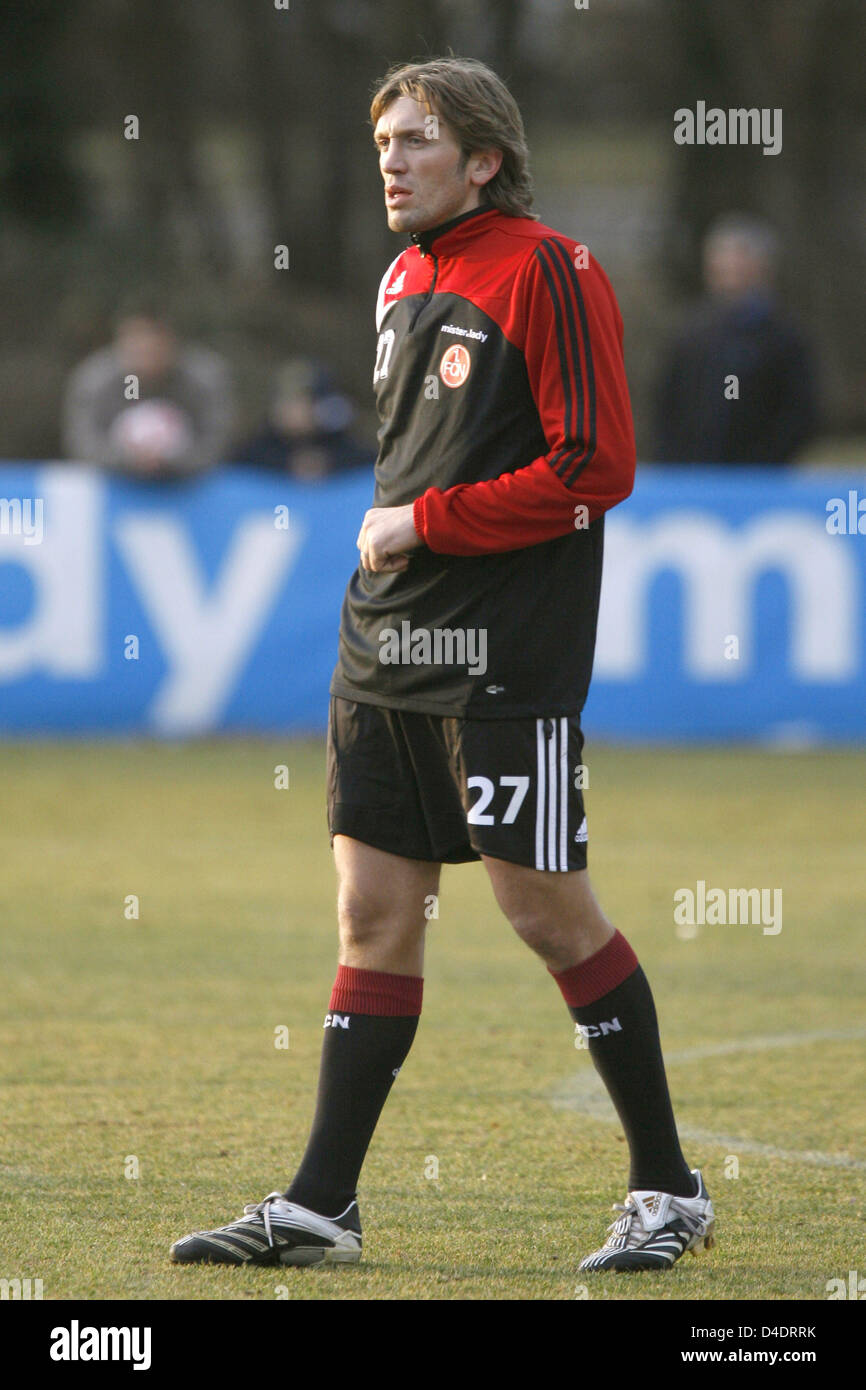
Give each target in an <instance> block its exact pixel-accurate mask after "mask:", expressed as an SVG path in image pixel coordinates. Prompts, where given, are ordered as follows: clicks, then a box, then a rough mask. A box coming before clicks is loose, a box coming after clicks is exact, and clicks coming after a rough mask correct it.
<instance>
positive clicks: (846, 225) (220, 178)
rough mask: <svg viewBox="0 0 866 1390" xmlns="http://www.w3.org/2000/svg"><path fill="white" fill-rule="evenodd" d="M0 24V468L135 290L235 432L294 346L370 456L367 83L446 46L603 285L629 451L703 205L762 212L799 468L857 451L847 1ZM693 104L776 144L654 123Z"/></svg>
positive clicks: (856, 17)
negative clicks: (806, 392) (218, 363)
mask: <svg viewBox="0 0 866 1390" xmlns="http://www.w3.org/2000/svg"><path fill="white" fill-rule="evenodd" d="M0 37H2V43H3V51H4V53H6V55H7V81H6V84H5V97H4V98H3V106H2V117H0V119H2V129H0V140H2V151H3V157H2V164H0V196H2V202H3V209H4V216H3V227H2V232H0V251H2V255H0V291H2V306H3V307H2V311H0V393H2V400H3V410H2V417H0V455H2V456H4V457H7V458H47V457H51V456H56V455H57V454H58V453H59V451H60V450H61V426H60V421H61V403H62V397H63V390H64V385H65V382H66V379H67V375H68V373H69V372H70V371H71V369H72V368H73V366H74V365H75V364H76V363H78V362H80V361H81V360H82V358H84V357H85V356H86V355H87V354H88V353H90V352H92V351H95V350H96V349H97V348H99V347H101V346H103V345H104V344H105V343H106V342H107V341H108V340H109V338H110V337H111V335H112V333H113V330H114V324H115V317H116V313H117V310H118V306H119V304H120V303H121V301H123V300H125V299H126V298H127V297H128V296H129V295H130V293H131V292H133V291H136V290H142V291H144V292H146V293H148V294H154V295H156V296H157V297H158V298H159V299H161V301H162V302H163V304H164V305H165V306H166V308H170V310H171V313H172V315H173V316H174V317H175V319H176V321H177V324H178V326H179V328H180V330H181V331H182V333H183V334H184V335H191V336H192V337H194V338H195V339H197V340H199V341H202V342H204V343H206V344H207V346H209V347H210V348H211V349H212V350H214V351H217V352H219V353H220V354H222V356H223V357H224V358H225V359H226V361H227V362H228V363H230V365H231V370H232V375H233V379H234V382H235V383H236V391H237V412H238V415H237V438H238V440H243V439H244V437H245V436H246V435H247V434H251V433H253V432H255V431H256V430H257V429H258V427H259V425H260V422H261V420H262V418H263V417H264V415H265V414H266V412H267V408H268V403H269V391H270V386H271V378H272V371H273V370H274V369H276V368H277V367H278V365H279V364H280V362H281V361H282V359H283V358H285V357H288V356H291V355H294V354H296V353H298V352H299V351H300V352H302V353H303V354H304V355H311V356H314V357H321V358H323V359H325V361H326V362H327V363H328V364H329V366H330V367H331V368H332V369H333V370H334V371H335V373H336V374H337V375H338V377H339V380H340V382H341V385H342V386H343V388H344V389H345V390H346V391H347V392H348V393H349V394H350V395H352V396H353V397H355V398H356V400H357V405H358V410H359V424H360V426H361V430H362V436H363V438H364V439H365V440H366V442H367V444H368V445H372V443H373V441H374V437H375V421H374V417H373V415H372V413H371V393H370V390H369V375H370V373H369V370H368V368H369V363H368V360H367V358H368V354H365V352H364V351H363V350H362V346H363V345H364V344H369V335H370V331H371V329H370V319H371V304H372V301H373V297H374V294H375V290H376V288H377V286H378V282H379V278H380V276H381V274H382V272H383V270H384V268H385V266H386V265H387V264H388V262H389V260H390V259H391V258H392V257H393V256H394V255H395V254H396V251H397V249H399V246H400V245H401V244H402V243H400V242H399V239H398V238H396V237H395V236H393V235H392V234H391V233H389V232H388V230H387V228H386V225H385V218H384V215H383V208H382V198H381V193H380V176H379V174H378V171H377V168H376V163H375V158H374V155H373V151H372V146H371V135H370V127H369V125H368V117H367V111H368V106H369V94H370V89H371V87H372V85H373V84H374V82H375V80H376V79H377V78H378V77H379V76H381V74H382V73H383V72H384V71H385V69H386V68H387V67H388V66H389V64H391V63H393V62H395V61H398V60H407V59H409V58H412V57H423V56H433V55H437V54H440V53H443V52H446V51H447V50H448V49H449V48H451V49H453V50H454V51H455V52H456V53H460V54H465V55H468V56H473V57H477V58H480V59H482V60H484V61H486V62H489V63H490V64H491V65H492V66H493V67H494V68H496V69H497V71H499V72H500V73H502V74H503V76H504V77H505V78H506V80H507V81H508V83H509V85H510V87H511V90H512V91H513V92H514V95H515V96H516V98H517V100H518V102H519V104H520V106H521V109H522V111H523V115H524V120H525V123H526V128H527V134H528V138H529V143H530V149H531V153H532V157H533V168H534V173H535V178H536V184H537V200H536V205H537V210H538V211H539V212H540V213H541V215H542V219H543V220H544V221H546V222H547V223H548V224H549V225H551V226H553V227H556V228H561V229H562V230H563V231H567V232H568V233H569V234H571V235H574V236H576V237H579V238H581V239H582V240H583V241H585V242H586V243H587V245H589V247H590V248H591V249H592V250H593V251H594V252H595V254H596V255H597V256H598V257H599V259H600V260H601V262H602V264H603V265H604V266H605V268H606V269H607V271H608V273H609V275H610V276H611V279H612V280H613V283H614V285H615V287H616V291H617V294H618V297H619V300H620V304H621V307H622V311H623V316H624V319H625V323H626V327H627V348H628V369H629V379H630V384H631V388H632V393H633V403H634V408H635V417H636V425H637V437H638V447H639V451H640V453H641V455H642V456H643V457H648V456H649V453H650V452H651V451H652V449H653V448H654V444H655V440H654V435H653V409H652V398H653V389H654V383H655V375H656V368H657V365H658V357H659V350H660V345H661V344H662V343H664V342H665V341H667V339H668V337H669V335H670V334H671V333H672V332H673V331H674V329H675V327H676V324H677V321H678V310H679V309H680V308H681V307H682V306H683V305H685V304H686V303H687V302H688V301H689V300H690V299H691V298H693V297H694V296H695V295H696V294H697V293H698V291H699V290H700V288H701V241H702V238H703V236H704V234H705V232H706V231H707V229H708V228H709V226H710V224H711V223H712V221H713V220H714V219H715V218H716V217H717V216H718V215H720V214H723V213H729V212H731V211H745V212H749V213H754V214H758V215H760V216H762V217H764V218H766V219H767V220H768V221H769V222H770V223H771V224H772V225H773V227H774V228H775V230H776V232H777V234H778V236H779V238H780V242H781V247H780V250H781V255H780V264H779V278H780V283H781V288H782V290H783V293H784V299H785V303H786V305H787V306H788V308H789V309H790V310H791V312H792V313H793V314H794V315H795V316H796V317H797V318H798V320H799V321H800V322H801V324H803V325H805V326H807V328H808V337H809V340H810V342H811V343H812V344H813V345H814V348H815V352H816V355H817V356H818V357H819V359H820V364H821V415H820V420H819V422H818V423H817V426H816V432H815V435H814V436H813V437H811V438H810V440H809V443H808V447H807V448H804V451H803V454H802V456H803V457H805V458H825V457H826V458H830V459H832V460H833V461H838V460H839V459H840V458H842V457H845V458H855V457H856V458H858V459H859V458H860V457H861V456H862V443H863V440H864V436H866V341H864V334H863V332H862V310H863V286H864V278H866V277H864V268H866V194H864V189H866V180H864V173H866V110H864V84H863V76H862V55H863V51H864V42H866V14H864V10H863V7H862V5H861V4H859V3H858V0H762V3H761V4H760V5H755V4H754V3H752V0H726V3H725V4H724V5H719V4H717V3H713V2H712V0H619V3H617V4H615V5H614V4H609V3H604V2H603V0H591V3H590V4H589V6H588V8H587V9H585V10H581V9H577V8H575V6H574V5H573V4H572V3H570V0H497V2H496V3H495V4H494V3H490V0H316V3H311V0H291V5H290V8H285V9H278V8H276V7H275V5H274V4H273V3H264V0H262V2H261V3H253V4H250V3H248V2H247V0H225V3H223V4H219V5H208V4H204V3H201V0H180V2H179V3H177V2H175V3H171V0H79V3H77V4H75V5H56V4H51V3H50V0H30V3H29V4H27V5H25V6H12V7H10V8H8V9H7V10H6V11H5V12H4V14H3V17H2V20H0ZM698 100H703V101H705V102H706V103H707V106H721V107H759V108H761V107H767V108H776V107H781V108H782V110H783V112H784V144H783V151H782V153H781V154H780V155H777V156H763V155H760V156H759V155H758V152H757V151H752V150H744V149H743V148H741V147H725V146H714V147H713V146H709V145H705V146H699V145H693V146H691V147H690V146H678V145H676V144H675V143H674V141H673V138H672V135H673V112H674V111H675V110H676V109H677V108H680V107H692V108H693V107H694V106H695V103H696V102H697V101H698ZM129 116H135V117H137V119H138V122H139V131H138V138H137V139H127V138H125V130H126V126H125V121H126V119H127V117H129ZM277 244H285V245H287V246H288V248H289V251H290V258H291V266H290V270H289V271H288V272H278V271H275V269H274V254H273V248H274V246H275V245H277Z"/></svg>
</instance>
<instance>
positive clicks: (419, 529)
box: [412, 493, 424, 544]
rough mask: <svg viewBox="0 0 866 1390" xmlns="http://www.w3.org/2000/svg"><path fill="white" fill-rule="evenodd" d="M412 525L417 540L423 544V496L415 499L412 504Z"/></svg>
mask: <svg viewBox="0 0 866 1390" xmlns="http://www.w3.org/2000/svg"><path fill="white" fill-rule="evenodd" d="M412 525H413V526H414V527H415V534H416V535H417V537H418V540H419V541H420V542H421V543H422V544H423V543H424V495H423V493H422V495H421V496H420V497H416V498H415V501H414V502H413V503H412Z"/></svg>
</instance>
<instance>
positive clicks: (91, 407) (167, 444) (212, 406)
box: [63, 304, 233, 477]
mask: <svg viewBox="0 0 866 1390" xmlns="http://www.w3.org/2000/svg"><path fill="white" fill-rule="evenodd" d="M232 413H233V412H232V400H231V385H230V380H229V374H228V370H227V368H226V365H225V363H224V362H223V360H222V358H221V357H218V356H217V355H216V353H213V352H208V351H206V350H205V349H204V348H200V347H196V346H192V345H185V344H181V343H179V342H178V340H177V337H176V335H175V332H174V329H173V328H172V327H171V325H170V323H169V322H168V320H167V319H166V318H165V317H164V316H163V315H162V314H161V313H160V312H159V311H158V310H157V309H155V308H154V307H153V306H152V305H150V304H147V305H145V304H141V305H137V306H136V307H134V308H130V309H129V310H128V311H125V312H123V313H122V314H121V316H120V318H119V319H118V322H117V330H116V334H115V339H114V342H113V343H112V344H111V345H110V346H109V347H106V348H102V349H100V351H99V352H95V353H93V354H92V356H90V357H88V358H86V359H85V360H84V361H83V362H82V363H80V364H79V366H77V367H76V368H75V370H74V371H73V372H72V374H71V376H70V378H69V381H68V383H67V388H66V396H65V401H64V412H63V445H64V449H65V451H66V454H67V456H68V457H69V458H74V459H77V460H79V461H81V462H83V463H97V464H102V465H103V466H105V467H108V468H117V469H121V470H122V471H123V472H126V473H130V474H136V475H139V476H144V477H171V476H177V475H178V474H183V473H196V472H200V471H202V470H203V469H207V468H210V467H212V466H213V464H215V463H219V462H222V461H224V459H225V456H226V454H227V452H228V444H229V437H230V431H231V426H232Z"/></svg>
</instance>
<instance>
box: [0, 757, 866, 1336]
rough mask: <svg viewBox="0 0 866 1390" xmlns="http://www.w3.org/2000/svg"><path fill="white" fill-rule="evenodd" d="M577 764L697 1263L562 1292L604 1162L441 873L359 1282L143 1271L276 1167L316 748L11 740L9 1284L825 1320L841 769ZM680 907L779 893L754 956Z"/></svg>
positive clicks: (532, 980)
mask: <svg viewBox="0 0 866 1390" xmlns="http://www.w3.org/2000/svg"><path fill="white" fill-rule="evenodd" d="M588 757H589V769H590V787H589V791H588V793H587V806H588V814H589V826H590V871H591V873H592V876H593V882H594V885H595V888H596V891H597V893H598V894H599V897H600V899H601V901H602V904H603V906H604V908H605V910H606V911H607V913H608V915H609V916H610V917H611V918H612V920H613V921H614V922H615V923H616V924H617V925H618V926H619V927H620V928H621V929H622V931H623V932H624V933H625V934H626V936H627V937H628V938H629V939H630V941H631V942H632V944H633V945H634V947H635V949H636V951H637V953H638V955H639V956H640V958H641V961H642V964H643V965H644V967H645V969H646V971H647V973H648V975H649V977H650V980H651V983H652V985H653V989H654V992H655V996H656V1003H657V1006H658V1010H659V1014H660V1019H661V1027H662V1041H663V1045H664V1048H665V1052H666V1054H667V1055H668V1056H669V1058H670V1062H669V1080H670V1084H671V1090H672V1093H673V1097H674V1103H675V1107H676V1110H677V1115H678V1119H679V1122H680V1125H681V1127H682V1128H683V1130H684V1132H685V1133H687V1135H688V1136H689V1137H688V1138H687V1140H686V1141H685V1143H684V1147H685V1150H686V1154H687V1157H688V1158H689V1160H690V1162H691V1163H692V1165H697V1164H699V1165H700V1166H701V1167H702V1168H703V1170H704V1173H705V1176H706V1179H707V1182H708V1185H709V1187H710V1191H711V1193H712V1195H713V1198H714V1201H715V1204H716V1207H717V1211H718V1223H717V1224H718V1244H717V1246H716V1248H715V1250H714V1251H713V1252H712V1253H710V1254H708V1255H701V1256H699V1257H698V1258H697V1259H694V1260H693V1259H691V1258H690V1257H688V1256H687V1257H686V1258H685V1259H683V1260H682V1261H680V1263H679V1264H678V1265H677V1266H676V1267H675V1268H674V1269H673V1270H672V1271H671V1272H669V1273H667V1274H645V1275H640V1276H633V1277H631V1278H629V1277H628V1276H616V1275H608V1276H598V1275H596V1276H590V1275H584V1276H581V1275H579V1274H578V1272H577V1266H578V1263H579V1260H580V1258H581V1256H582V1255H583V1254H585V1253H586V1252H587V1251H589V1250H591V1249H593V1248H595V1247H596V1246H597V1245H598V1244H599V1243H600V1241H601V1238H602V1234H603V1230H604V1227H605V1225H606V1224H607V1222H608V1220H610V1219H612V1216H611V1215H610V1213H609V1207H610V1203H611V1202H612V1201H614V1200H622V1198H623V1195H624V1191H625V1179H626V1176H627V1163H626V1153H625V1145H624V1141H623V1138H622V1135H621V1132H620V1129H619V1126H618V1124H617V1123H616V1122H615V1121H613V1122H611V1120H610V1118H609V1117H608V1113H602V1115H601V1117H595V1111H596V1110H597V1108H598V1104H599V1102H598V1098H597V1096H595V1095H594V1093H593V1076H594V1073H593V1069H592V1065H591V1062H590V1060H589V1056H588V1053H586V1052H585V1051H576V1050H575V1049H574V1047H573V1035H572V1025H571V1022H570V1020H569V1018H568V1014H567V1012H566V1011H565V1008H564V1006H563V1004H562V1001H561V999H560V997H559V994H558V991H557V990H556V988H555V986H554V985H553V983H552V981H551V980H550V978H549V977H548V975H547V973H546V971H545V970H544V968H543V967H542V966H541V965H540V964H539V962H537V961H536V960H535V959H534V958H533V957H532V956H531V955H530V953H529V952H528V951H527V950H526V948H525V947H524V946H523V945H521V943H520V942H519V941H518V940H517V939H516V938H515V937H514V936H513V934H512V932H511V929H510V928H509V926H508V924H507V923H506V922H505V920H504V919H503V918H502V917H501V916H500V914H499V912H498V909H497V908H496V906H495V904H494V901H493V897H492V893H491V891H490V889H489V887H488V884H487V880H486V876H485V873H484V870H483V868H482V867H481V866H480V865H468V866H460V867H457V868H446V869H445V870H444V872H443V882H442V893H441V902H440V917H439V920H438V921H433V922H431V924H430V931H429V940H428V952H427V967H426V989H425V1011H424V1015H423V1017H422V1020H421V1026H420V1029H419V1032H418V1037H417V1039H416V1043H415V1046H414V1048H413V1051H412V1053H411V1054H410V1057H409V1059H408V1061H407V1064H406V1066H405V1067H404V1069H403V1071H402V1073H401V1076H400V1078H399V1080H398V1082H397V1083H396V1086H395V1088H394V1091H393V1093H392V1096H391V1099H390V1101H389V1103H388V1105H387V1107H386V1109H385V1112H384V1116H383V1120H382V1123H381V1125H380V1128H379V1130H378V1132H377V1135H376V1137H375V1138H374V1141H373V1145H372V1148H371V1151H370V1155H369V1157H368V1161H367V1165H366V1167H365V1170H364V1173H363V1175H362V1185H361V1190H360V1199H361V1213H362V1218H363V1221H364V1231H365V1256H364V1260H363V1262H362V1264H361V1265H360V1266H359V1267H357V1268H348V1269H333V1270H331V1269H329V1270H288V1269H287V1270H282V1269H277V1270H271V1269H246V1270H231V1269H207V1268H195V1267H190V1268H177V1267H174V1266H172V1265H171V1264H169V1262H168V1258H167V1252H168V1246H169V1244H170V1242H171V1241H172V1239H174V1238H176V1237H177V1236H179V1235H183V1234H186V1233H187V1232H188V1231H190V1230H192V1229H195V1228H198V1227H201V1226H207V1225H217V1224H223V1223H224V1222H226V1221H228V1220H230V1219H233V1218H235V1217H237V1216H238V1215H240V1213H241V1207H242V1206H243V1204H244V1203H245V1202H248V1201H255V1200H258V1199H260V1198H261V1197H263V1196H264V1195H265V1193H266V1192H268V1191H270V1190H272V1189H273V1188H275V1187H281V1186H283V1185H284V1182H285V1181H286V1180H287V1178H288V1177H289V1176H290V1175H291V1173H292V1171H293V1168H294V1166H295V1164H296V1163H297V1161H298V1159H299V1157H300V1154H301V1152H302V1148H303V1144H304V1140H305V1137H306V1132H307V1129H308V1125H309V1121H310V1118H311V1114H312V1107H313V1099H314V1092H315V1082H316V1075H317V1067H318V1054H319V1047H320V1042H321V1021H322V1017H323V1014H324V1011H325V1008H326V1005H327V998H328V993H329V990H330V984H331V980H332V977H333V969H334V962H335V931H334V912H333V898H334V885H333V867H332V863H331V853H330V849H329V847H328V839H327V832H326V828H325V815H324V805H323V802H324V755H323V748H322V746H321V744H319V743H294V742H279V741H273V742H238V743H220V744H195V745H190V746H165V745H152V744H134V743H131V744H123V743H88V744H42V743H40V744H25V743H12V744H7V745H5V746H3V747H2V749H0V777H2V782H0V785H2V793H0V796H2V802H3V806H4V821H5V825H4V835H5V845H6V851H7V852H6V857H5V867H4V872H3V874H2V877H0V896H2V920H3V929H2V955H3V967H2V969H3V980H4V988H3V991H2V1005H0V1039H2V1062H0V1070H2V1090H3V1101H2V1105H3V1115H4V1121H3V1127H2V1148H0V1177H2V1182H0V1202H2V1207H3V1211H2V1229H3V1238H2V1268H0V1275H2V1276H3V1277H6V1278H13V1277H20V1278H31V1279H35V1278H41V1279H42V1280H43V1287H44V1297H45V1298H46V1299H51V1298H55V1299H61V1298H83V1299H96V1298H109V1299H112V1298H119V1299H273V1298H289V1299H344V1298H345V1299H372V1298H375V1299H380V1298H411V1299H573V1298H575V1297H582V1296H588V1297H590V1298H592V1299H598V1298H602V1299H621V1300H622V1299H698V1300H712V1299H723V1298H734V1299H794V1298H804V1299H815V1300H819V1299H824V1298H826V1297H827V1284H828V1281H829V1280H831V1279H834V1278H847V1275H848V1271H849V1270H851V1269H856V1270H859V1271H860V1273H861V1275H862V1274H866V1241H864V1234H866V1224H864V1222H866V1193H864V1179H866V1144H864V1137H866V1136H864V1130H866V1121H864V1115H863V1107H862V1097H863V1094H864V1081H866V1065H864V1044H863V1038H864V1035H866V1019H864V1014H863V1008H862V999H863V978H862V977H863V945H862V940H863V937H862V922H863V918H864V913H866V872H864V848H863V847H864V843H866V812H864V795H863V787H864V784H866V754H864V753H852V752H839V753H829V754H813V753H800V752H797V753H785V754H781V753H780V754H772V753H758V752H754V751H750V750H725V751H713V750H698V751H670V750H664V751H626V750H613V749H608V748H601V747H597V748H594V747H590V748H589V749H588ZM278 764H286V765H287V766H288V768H289V770H290V786H289V789H288V790H277V789H276V788H275V786H274V769H275V767H276V766H277V765H278ZM698 880H704V881H705V883H706V885H707V887H708V888H710V887H723V888H728V887H744V888H749V887H755V886H759V887H767V888H775V887H779V888H781V889H782V890H783V903H784V908H783V927H782V930H781V932H779V933H778V934H777V935H770V934H765V933H764V932H763V931H762V928H761V926H760V925H735V926H733V925H729V926H705V927H703V928H701V929H700V930H699V932H698V934H697V935H696V936H695V937H694V938H693V939H690V940H684V939H682V938H681V937H680V936H678V935H677V932H676V929H675V925H674V916H673V895H674V893H675V892H676V890H677V889H679V888H682V887H691V888H692V889H694V888H695V885H696V882H697V881H698ZM133 897H134V898H135V899H137V912H138V916H137V917H136V916H134V915H132V914H133V913H134V911H135V910H136V906H135V902H134V900H133ZM281 1029H287V1030H288V1044H289V1045H288V1047H278V1046H276V1045H275V1044H276V1043H277V1042H278V1041H281V1040H283V1038H284V1035H281V1034H280V1032H279V1030H281ZM604 1104H605V1105H606V1102H605V1103H604ZM603 1110H604V1107H603ZM609 1114H611V1115H612V1111H609ZM436 1173H438V1177H437V1176H432V1175H433V1174H436ZM776 1320H777V1321H778V1320H782V1321H783V1320H784V1318H783V1317H782V1316H781V1315H780V1316H779V1317H778V1318H777V1319H776Z"/></svg>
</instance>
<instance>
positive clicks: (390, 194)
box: [385, 184, 412, 203]
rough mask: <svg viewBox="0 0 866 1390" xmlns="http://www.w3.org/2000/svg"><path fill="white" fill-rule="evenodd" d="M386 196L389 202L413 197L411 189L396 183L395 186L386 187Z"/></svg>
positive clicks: (399, 201) (397, 201)
mask: <svg viewBox="0 0 866 1390" xmlns="http://www.w3.org/2000/svg"><path fill="white" fill-rule="evenodd" d="M385 197H386V199H387V201H388V202H389V203H401V202H402V201H403V199H404V198H411V197H412V193H411V191H410V189H408V188H400V187H399V185H397V184H395V185H394V187H393V188H386V189H385Z"/></svg>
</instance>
